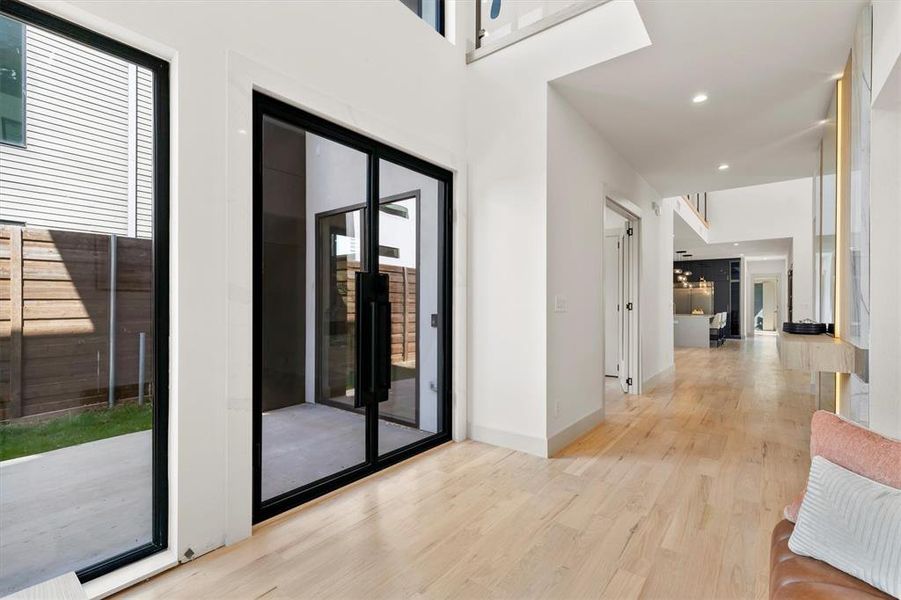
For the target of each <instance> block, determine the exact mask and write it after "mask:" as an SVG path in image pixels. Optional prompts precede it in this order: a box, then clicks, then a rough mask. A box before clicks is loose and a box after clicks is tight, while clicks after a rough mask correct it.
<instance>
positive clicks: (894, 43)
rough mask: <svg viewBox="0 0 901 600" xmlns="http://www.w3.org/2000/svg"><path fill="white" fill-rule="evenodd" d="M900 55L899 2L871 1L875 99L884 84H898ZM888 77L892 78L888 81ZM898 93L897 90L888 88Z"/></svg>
mask: <svg viewBox="0 0 901 600" xmlns="http://www.w3.org/2000/svg"><path fill="white" fill-rule="evenodd" d="M899 56H901V2H898V0H874V1H873V66H872V70H873V87H872V90H871V91H872V95H873V96H872V97H873V99H876V98H877V97H878V96H879V95H880V94H881V93H882V91H883V88H884V87H885V85H886V84H889V85H894V86H896V87H897V86H898V85H899V81H898V79H892V77H893V75H897V71H898V58H899ZM890 79H891V80H892V82H891V83H889V81H890ZM889 93H891V94H895V95H897V94H898V90H897V89H895V90H889ZM896 97H897V96H896Z"/></svg>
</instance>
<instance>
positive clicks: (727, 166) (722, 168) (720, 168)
mask: <svg viewBox="0 0 901 600" xmlns="http://www.w3.org/2000/svg"><path fill="white" fill-rule="evenodd" d="M717 169H719V170H720V171H728V170H729V165H727V164H726V163H723V164H721V165H720V166H718V167H717Z"/></svg>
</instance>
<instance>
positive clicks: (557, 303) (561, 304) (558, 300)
mask: <svg viewBox="0 0 901 600" xmlns="http://www.w3.org/2000/svg"><path fill="white" fill-rule="evenodd" d="M554 312H558V313H565V312H566V296H554Z"/></svg>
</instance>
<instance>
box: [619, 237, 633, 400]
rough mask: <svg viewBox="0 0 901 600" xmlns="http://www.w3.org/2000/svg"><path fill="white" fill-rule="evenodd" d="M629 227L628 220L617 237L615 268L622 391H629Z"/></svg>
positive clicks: (630, 295)
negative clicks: (627, 233)
mask: <svg viewBox="0 0 901 600" xmlns="http://www.w3.org/2000/svg"><path fill="white" fill-rule="evenodd" d="M628 227H629V223H628V221H627V222H626V224H625V225H624V226H623V231H622V233H621V234H620V237H619V253H618V255H617V258H618V263H619V264H618V265H617V266H618V268H617V284H618V288H619V292H620V293H619V306H620V311H619V318H618V319H617V324H618V325H619V335H618V337H619V356H618V359H617V360H618V365H619V372H618V375H619V384H620V386H621V387H622V388H623V391H624V392H626V393H628V392H629V381H628V380H629V365H628V358H629V348H630V344H631V340H630V339H629V338H630V335H629V333H630V327H629V310H628V304H629V302H630V298H631V297H632V290H631V286H632V278H631V277H629V264H630V260H631V255H630V252H631V239H632V238H631V237H629V236H628V235H626V230H627V229H628Z"/></svg>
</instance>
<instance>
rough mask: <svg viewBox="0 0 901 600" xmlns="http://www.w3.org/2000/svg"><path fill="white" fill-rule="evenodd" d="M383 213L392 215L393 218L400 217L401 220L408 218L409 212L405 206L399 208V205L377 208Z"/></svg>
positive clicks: (386, 205)
mask: <svg viewBox="0 0 901 600" xmlns="http://www.w3.org/2000/svg"><path fill="white" fill-rule="evenodd" d="M379 210H381V211H382V212H383V213H385V214H388V215H394V216H395V217H400V218H402V219H409V218H410V210H409V209H408V208H407V207H406V206H401V205H399V204H382V205H381V206H380V207H379Z"/></svg>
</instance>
